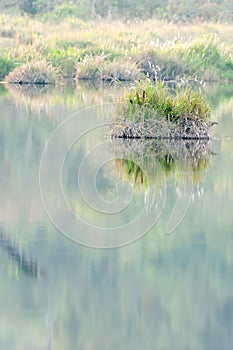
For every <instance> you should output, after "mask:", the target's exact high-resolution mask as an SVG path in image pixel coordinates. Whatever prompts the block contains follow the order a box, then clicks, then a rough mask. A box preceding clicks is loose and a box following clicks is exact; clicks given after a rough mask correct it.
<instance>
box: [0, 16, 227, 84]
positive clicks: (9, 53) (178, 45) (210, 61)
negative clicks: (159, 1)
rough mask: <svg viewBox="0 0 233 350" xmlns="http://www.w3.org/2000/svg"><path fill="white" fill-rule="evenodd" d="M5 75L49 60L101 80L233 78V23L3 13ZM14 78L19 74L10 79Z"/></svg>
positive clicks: (0, 62)
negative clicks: (62, 18) (52, 18)
mask: <svg viewBox="0 0 233 350" xmlns="http://www.w3.org/2000/svg"><path fill="white" fill-rule="evenodd" d="M0 21H1V31H0V47H1V49H0V70H1V72H0V75H1V78H3V77H4V76H6V75H7V74H8V73H9V72H12V71H13V69H14V67H16V66H17V67H20V66H21V72H22V69H25V65H24V64H28V63H29V64H30V63H31V62H38V61H42V62H46V63H47V64H49V65H51V66H52V67H53V69H54V70H55V71H56V78H55V81H56V82H58V81H60V80H61V79H62V78H67V77H70V78H77V79H98V80H111V79H117V80H122V81H124V80H135V79H138V78H143V77H150V79H158V78H159V79H165V80H166V79H167V80H170V79H180V78H181V77H183V76H184V75H185V76H186V77H188V79H196V78H198V79H204V80H208V81H219V80H224V81H226V80H232V79H233V74H232V73H233V51H232V42H233V25H231V24H216V23H208V24H207V23H202V24H199V23H197V24H196V25H175V24H171V23H166V22H164V21H163V22H162V21H158V20H151V19H150V20H146V21H141V20H138V21H136V20H134V21H132V22H127V23H122V22H119V21H111V22H109V21H105V22H104V23H103V22H101V23H100V22H98V21H89V22H83V21H81V20H79V19H75V18H67V19H66V20H65V21H63V22H60V23H59V25H57V24H56V23H49V22H44V21H43V18H41V20H38V19H32V18H30V17H23V16H22V17H12V16H11V17H10V16H7V15H1V16H0ZM9 80H12V81H14V75H13V74H11V79H8V81H9Z"/></svg>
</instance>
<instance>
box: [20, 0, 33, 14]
mask: <svg viewBox="0 0 233 350" xmlns="http://www.w3.org/2000/svg"><path fill="white" fill-rule="evenodd" d="M19 9H20V11H21V12H22V13H28V14H30V15H35V14H36V13H37V1H36V0H21V1H20V2H19Z"/></svg>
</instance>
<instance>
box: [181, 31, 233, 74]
mask: <svg viewBox="0 0 233 350" xmlns="http://www.w3.org/2000/svg"><path fill="white" fill-rule="evenodd" d="M180 57H181V59H182V60H183V61H184V62H185V64H187V65H188V67H189V68H190V70H192V71H193V72H197V73H198V75H199V76H201V75H203V74H204V73H205V71H206V70H207V69H208V68H209V69H212V70H215V71H216V74H217V75H218V76H220V77H224V76H226V73H227V71H228V72H229V73H230V71H231V73H232V72H233V61H232V59H231V58H230V56H229V55H227V54H226V53H224V52H223V51H221V49H220V47H219V45H218V44H217V41H216V39H215V38H214V37H209V38H204V39H201V40H196V41H194V42H193V43H191V44H190V45H188V46H187V47H186V48H185V50H184V49H183V50H182V51H180Z"/></svg>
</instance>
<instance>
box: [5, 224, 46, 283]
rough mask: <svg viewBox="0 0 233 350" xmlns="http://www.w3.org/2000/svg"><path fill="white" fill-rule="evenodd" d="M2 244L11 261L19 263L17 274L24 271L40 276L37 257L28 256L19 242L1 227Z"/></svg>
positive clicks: (30, 274) (27, 273) (29, 274)
mask: <svg viewBox="0 0 233 350" xmlns="http://www.w3.org/2000/svg"><path fill="white" fill-rule="evenodd" d="M0 246H1V248H2V249H3V250H4V251H5V252H6V253H7V254H8V257H9V259H10V262H11V261H13V262H14V263H15V264H16V265H17V275H18V276H19V275H20V272H21V271H22V272H23V273H24V274H26V275H28V276H31V277H35V278H36V277H38V275H39V269H38V263H37V261H35V259H33V258H31V257H28V256H27V255H26V254H25V252H24V251H23V250H22V249H20V247H19V245H18V244H17V242H15V241H13V240H12V239H11V238H10V236H9V235H8V234H7V233H6V230H5V229H3V228H0Z"/></svg>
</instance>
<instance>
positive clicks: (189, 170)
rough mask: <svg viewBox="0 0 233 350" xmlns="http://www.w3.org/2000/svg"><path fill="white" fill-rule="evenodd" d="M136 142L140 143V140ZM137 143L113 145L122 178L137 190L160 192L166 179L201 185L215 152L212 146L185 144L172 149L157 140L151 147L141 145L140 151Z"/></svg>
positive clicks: (117, 167)
mask: <svg viewBox="0 0 233 350" xmlns="http://www.w3.org/2000/svg"><path fill="white" fill-rule="evenodd" d="M133 141H135V142H136V143H138V140H133ZM136 143H129V142H122V143H120V144H119V143H115V144H114V143H113V152H114V156H115V157H116V159H115V168H116V172H117V174H118V176H120V177H121V178H123V179H125V180H127V181H129V182H130V183H131V184H132V185H133V186H134V187H135V188H137V189H146V188H148V186H150V187H151V186H153V187H155V188H158V189H160V188H161V187H162V186H163V185H164V176H165V178H166V179H167V180H168V179H173V180H174V182H175V184H178V183H180V182H182V183H183V184H184V186H186V185H187V184H189V183H190V180H191V181H192V182H193V183H194V184H198V183H199V182H200V181H201V177H202V176H203V174H204V173H205V171H206V170H207V169H208V166H209V159H210V153H211V150H210V144H208V143H206V144H205V143H200V144H199V145H198V144H197V142H196V143H187V142H186V143H184V142H182V143H180V144H179V146H178V147H177V145H173V148H172V147H171V145H168V144H163V143H161V142H159V141H157V142H155V141H153V142H151V143H150V144H147V145H143V143H141V145H140V144H139V148H137V149H136V148H135V145H136ZM137 146H138V145H136V147H137ZM118 157H119V158H118ZM120 157H121V158H120Z"/></svg>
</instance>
